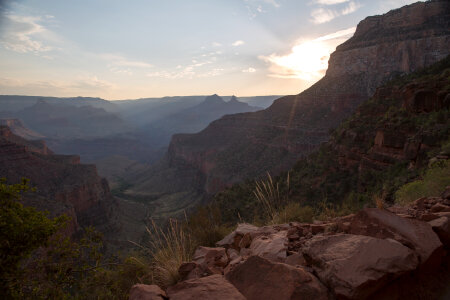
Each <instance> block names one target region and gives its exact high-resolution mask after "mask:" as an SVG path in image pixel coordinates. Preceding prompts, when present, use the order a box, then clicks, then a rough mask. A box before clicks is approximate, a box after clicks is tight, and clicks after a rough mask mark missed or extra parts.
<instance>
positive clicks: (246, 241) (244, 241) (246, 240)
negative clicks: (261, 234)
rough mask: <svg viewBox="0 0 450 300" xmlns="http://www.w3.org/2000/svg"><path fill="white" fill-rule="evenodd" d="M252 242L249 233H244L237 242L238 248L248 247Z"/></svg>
mask: <svg viewBox="0 0 450 300" xmlns="http://www.w3.org/2000/svg"><path fill="white" fill-rule="evenodd" d="M251 243H252V237H251V235H250V233H246V234H244V236H243V237H242V239H241V241H240V242H239V248H248V246H250V244H251Z"/></svg>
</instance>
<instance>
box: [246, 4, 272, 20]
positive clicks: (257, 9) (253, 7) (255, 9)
mask: <svg viewBox="0 0 450 300" xmlns="http://www.w3.org/2000/svg"><path fill="white" fill-rule="evenodd" d="M244 3H246V5H245V7H246V8H247V11H248V16H249V18H250V19H251V20H252V19H254V18H256V16H257V15H258V14H262V13H266V12H267V10H266V9H264V8H267V9H270V8H279V7H280V6H281V5H280V3H278V1H277V0H244Z"/></svg>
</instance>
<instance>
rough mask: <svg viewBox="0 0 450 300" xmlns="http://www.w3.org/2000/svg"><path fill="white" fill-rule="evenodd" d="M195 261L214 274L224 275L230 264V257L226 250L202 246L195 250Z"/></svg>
mask: <svg viewBox="0 0 450 300" xmlns="http://www.w3.org/2000/svg"><path fill="white" fill-rule="evenodd" d="M193 261H194V262H195V263H197V264H198V265H199V266H200V267H201V268H202V269H204V270H208V271H210V272H211V273H212V274H222V272H223V268H224V267H225V266H226V265H227V264H228V257H227V254H226V252H225V248H210V247H202V246H200V247H198V248H197V250H195V253H194V258H193Z"/></svg>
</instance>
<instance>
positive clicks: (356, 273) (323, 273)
mask: <svg viewBox="0 0 450 300" xmlns="http://www.w3.org/2000/svg"><path fill="white" fill-rule="evenodd" d="M302 250H303V253H304V255H305V258H306V261H307V262H308V263H310V264H311V265H312V267H313V269H314V270H315V272H316V273H317V275H318V277H319V278H320V279H321V281H322V282H324V283H325V284H326V285H327V286H328V287H329V288H330V289H331V290H332V291H333V292H334V294H335V295H336V296H337V297H344V298H349V299H364V298H366V297H368V296H369V295H370V294H371V293H373V292H374V291H376V290H378V289H379V288H380V287H382V286H383V285H385V284H386V283H387V282H388V281H389V280H392V279H393V278H396V277H398V276H400V275H402V274H403V273H405V272H408V271H412V270H414V269H415V268H416V267H417V265H418V258H417V255H416V254H415V253H414V252H413V251H412V250H410V249H408V248H407V247H405V246H403V245H402V244H400V243H399V242H397V241H395V240H392V239H377V238H373V237H368V236H361V235H348V234H342V235H333V236H315V237H313V238H312V239H311V240H309V241H307V242H306V243H305V246H304V248H303V249H302Z"/></svg>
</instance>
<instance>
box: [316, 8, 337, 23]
mask: <svg viewBox="0 0 450 300" xmlns="http://www.w3.org/2000/svg"><path fill="white" fill-rule="evenodd" d="M337 16H339V15H338V14H337V13H336V12H335V11H332V10H330V9H325V8H317V9H314V10H313V11H312V12H311V17H312V22H313V23H314V24H322V23H327V22H330V21H331V20H333V19H334V18H336V17H337Z"/></svg>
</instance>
